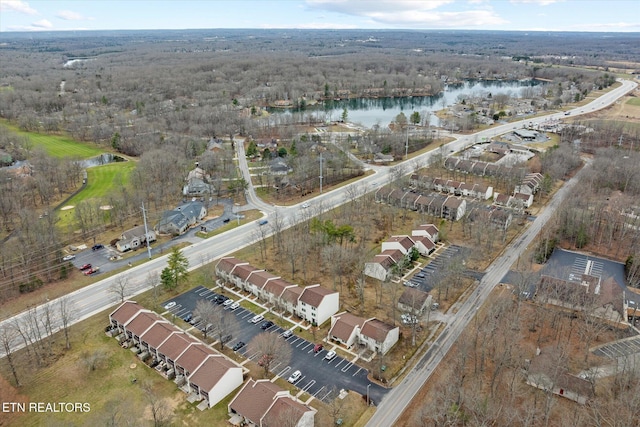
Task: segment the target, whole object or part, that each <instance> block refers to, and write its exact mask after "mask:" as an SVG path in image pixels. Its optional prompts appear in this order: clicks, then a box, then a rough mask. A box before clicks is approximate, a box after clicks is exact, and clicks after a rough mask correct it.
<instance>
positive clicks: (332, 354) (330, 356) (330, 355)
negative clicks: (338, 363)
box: [324, 351, 336, 360]
mask: <svg viewBox="0 0 640 427" xmlns="http://www.w3.org/2000/svg"><path fill="white" fill-rule="evenodd" d="M334 357H336V352H335V351H329V352H327V354H326V355H325V356H324V359H325V360H332V359H333V358H334Z"/></svg>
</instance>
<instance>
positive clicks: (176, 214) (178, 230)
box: [155, 201, 207, 235]
mask: <svg viewBox="0 0 640 427" xmlns="http://www.w3.org/2000/svg"><path fill="white" fill-rule="evenodd" d="M206 215H207V209H206V208H205V207H204V204H202V202H198V201H192V202H187V203H184V204H182V205H180V206H178V207H177V208H175V209H174V210H171V211H164V212H163V213H162V216H161V218H160V222H159V223H158V224H157V225H156V227H155V229H156V230H157V231H158V233H160V234H173V235H180V234H183V233H184V232H185V231H187V230H188V229H189V227H192V226H194V225H195V224H196V223H197V222H199V221H200V220H202V218H204V217H205V216H206Z"/></svg>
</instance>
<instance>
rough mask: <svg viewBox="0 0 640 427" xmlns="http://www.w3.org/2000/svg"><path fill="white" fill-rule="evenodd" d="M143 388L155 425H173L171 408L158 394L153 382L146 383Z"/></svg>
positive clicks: (162, 426) (156, 426) (158, 426)
mask: <svg viewBox="0 0 640 427" xmlns="http://www.w3.org/2000/svg"><path fill="white" fill-rule="evenodd" d="M142 389H143V390H144V393H145V396H146V398H147V402H148V403H149V412H151V418H152V419H153V425H154V427H164V426H169V425H171V410H170V408H169V406H168V405H167V402H165V400H164V399H162V398H161V397H160V396H158V395H157V394H156V392H155V391H154V390H153V387H152V384H150V383H149V384H145V385H143V387H142Z"/></svg>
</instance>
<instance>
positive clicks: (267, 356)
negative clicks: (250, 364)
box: [248, 332, 292, 376]
mask: <svg viewBox="0 0 640 427" xmlns="http://www.w3.org/2000/svg"><path fill="white" fill-rule="evenodd" d="M248 347H249V351H250V352H251V353H255V354H257V355H258V359H257V360H258V364H259V365H260V366H261V367H262V370H263V372H264V375H265V376H266V375H267V374H268V373H269V370H270V369H271V366H273V364H274V363H278V364H280V365H288V364H289V361H290V360H291V353H292V351H291V346H290V345H289V343H287V342H286V341H285V340H284V339H283V338H282V337H280V336H275V337H274V336H273V335H272V334H270V333H269V332H263V333H261V334H260V335H256V336H255V337H254V338H253V339H252V340H251V341H250V342H249V345H248Z"/></svg>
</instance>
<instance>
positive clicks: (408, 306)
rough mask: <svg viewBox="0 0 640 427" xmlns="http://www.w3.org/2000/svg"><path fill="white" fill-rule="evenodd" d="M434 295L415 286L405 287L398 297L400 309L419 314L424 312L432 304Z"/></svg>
mask: <svg viewBox="0 0 640 427" xmlns="http://www.w3.org/2000/svg"><path fill="white" fill-rule="evenodd" d="M431 300H432V297H431V295H430V294H428V293H427V292H423V291H421V290H419V289H415V288H405V290H404V292H402V295H400V298H398V309H399V310H400V311H402V312H404V313H409V314H413V315H417V316H421V315H422V314H424V312H425V311H426V310H428V309H429V307H430V306H431Z"/></svg>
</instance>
